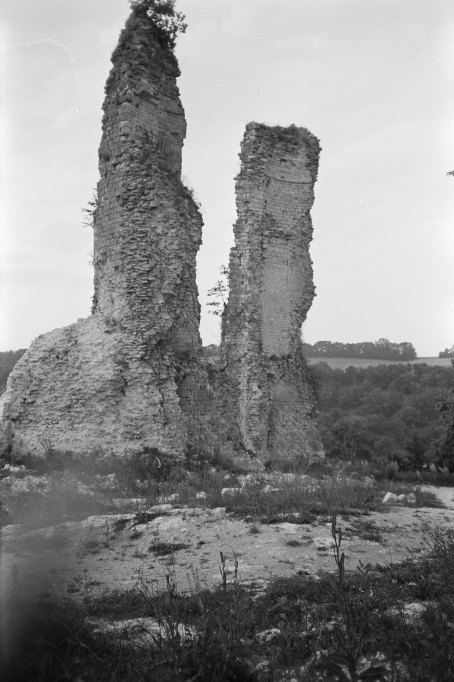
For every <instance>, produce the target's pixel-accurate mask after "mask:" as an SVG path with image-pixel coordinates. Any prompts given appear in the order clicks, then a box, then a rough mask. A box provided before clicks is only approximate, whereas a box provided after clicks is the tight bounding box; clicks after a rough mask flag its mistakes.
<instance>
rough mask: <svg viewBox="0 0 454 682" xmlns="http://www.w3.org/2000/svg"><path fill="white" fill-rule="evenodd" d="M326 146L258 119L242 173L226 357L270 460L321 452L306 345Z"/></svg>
mask: <svg viewBox="0 0 454 682" xmlns="http://www.w3.org/2000/svg"><path fill="white" fill-rule="evenodd" d="M319 153H320V147H319V143H318V140H317V138H316V137H314V135H312V134H311V133H310V132H309V131H308V130H305V129H304V128H297V127H295V126H290V127H288V128H281V127H267V126H265V125H261V124H258V123H250V124H249V125H248V126H247V127H246V132H245V135H244V138H243V142H242V147H241V154H240V159H241V171H240V174H239V175H238V177H237V180H236V203H237V212H238V219H237V222H236V225H235V228H234V232H235V246H234V247H233V249H232V250H231V253H230V267H229V270H230V275H229V284H230V294H229V300H228V304H227V307H226V310H225V312H224V316H223V330H222V346H221V352H222V359H223V363H224V366H225V368H226V370H225V371H226V373H227V375H228V376H229V377H230V378H231V380H232V381H233V382H234V383H235V384H236V385H237V387H238V400H237V404H236V407H235V416H234V419H235V421H236V422H237V424H238V428H239V432H240V434H241V442H242V446H243V448H244V450H245V451H246V452H248V453H249V454H250V455H252V456H255V457H257V458H258V459H261V460H267V461H277V460H280V461H285V460H292V461H297V460H298V459H308V458H309V459H313V458H314V457H315V456H317V454H320V452H321V443H320V438H319V435H318V431H317V427H316V422H315V418H316V414H315V394H314V390H313V384H312V380H311V375H310V372H309V370H308V368H307V366H306V363H305V361H304V358H303V355H302V350H301V325H302V323H303V321H304V319H305V318H306V314H307V311H308V310H309V308H310V306H311V303H312V300H313V297H314V285H313V279H312V263H311V259H310V256H309V243H310V241H311V239H312V223H311V217H310V209H311V206H312V204H313V201H314V192H313V188H314V183H315V181H316V178H317V171H318V159H319Z"/></svg>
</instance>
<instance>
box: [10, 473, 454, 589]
mask: <svg viewBox="0 0 454 682" xmlns="http://www.w3.org/2000/svg"><path fill="white" fill-rule="evenodd" d="M425 489H426V491H430V492H433V493H435V494H436V495H437V497H438V498H439V499H440V500H441V501H442V502H443V504H444V505H445V506H444V507H443V508H425V507H420V508H415V507H413V506H403V505H402V504H391V505H387V506H386V507H384V508H383V510H382V511H376V512H369V513H367V514H359V515H354V516H352V515H349V516H347V517H344V518H343V517H342V516H341V517H339V519H338V524H339V525H340V526H341V527H342V529H343V537H344V540H343V548H344V551H345V554H346V566H347V568H351V569H353V568H355V566H357V565H358V563H359V562H363V563H367V562H370V563H373V564H375V563H380V564H388V563H398V562H400V561H402V560H403V559H404V558H406V557H408V556H410V555H412V554H413V555H414V554H416V553H421V552H423V551H424V544H425V538H426V537H427V531H428V529H430V528H433V527H443V528H448V527H451V528H454V490H453V489H451V488H435V487H431V486H426V487H425ZM131 504H132V505H133V506H134V504H135V506H136V507H137V511H129V512H128V513H109V514H103V515H96V516H89V517H88V518H85V519H83V520H80V521H67V522H64V523H57V524H53V525H50V526H47V527H43V528H38V529H34V530H27V528H26V527H24V526H23V525H17V524H10V525H6V526H4V527H3V529H2V548H1V549H2V551H1V582H2V586H3V590H5V589H6V590H8V591H9V590H11V589H13V587H14V585H16V586H18V585H21V589H22V590H23V589H28V590H32V591H33V592H35V593H36V592H41V593H43V592H44V593H55V592H56V593H65V592H66V593H71V594H73V595H77V594H78V593H82V592H83V593H85V594H86V593H87V591H90V590H91V591H96V592H98V593H99V592H101V591H106V590H109V591H110V590H117V589H118V590H124V589H128V588H131V587H133V586H134V585H135V584H137V581H138V579H139V578H140V577H144V578H146V580H148V581H153V582H154V583H155V584H156V586H157V587H159V586H160V585H162V586H164V585H165V576H166V574H168V573H169V571H172V573H174V574H175V576H176V579H177V582H178V587H179V589H180V590H186V589H196V588H197V587H200V586H201V585H202V586H209V587H211V586H214V585H216V584H219V582H220V579H221V578H220V571H219V566H220V553H221V552H222V553H223V555H224V557H225V567H226V570H227V573H228V575H229V576H230V577H232V576H233V575H234V574H235V571H236V575H237V577H238V579H239V580H240V581H247V582H253V581H267V580H270V579H272V578H275V577H289V576H292V575H295V574H297V573H306V574H309V575H314V574H317V573H318V572H319V571H325V570H328V571H330V570H333V569H334V565H333V556H332V551H331V548H332V538H331V523H330V521H329V518H328V517H327V516H318V517H317V518H316V519H315V520H314V521H312V522H311V523H303V524H298V523H292V522H289V521H286V520H283V521H277V522H276V523H266V524H265V523H261V522H260V521H258V520H257V519H241V518H238V517H236V516H235V515H233V514H230V513H227V512H226V509H225V507H217V508H208V507H207V505H206V503H205V499H203V496H202V497H201V499H200V500H199V504H198V506H191V507H186V506H183V505H179V504H178V503H173V504H172V503H170V502H167V503H163V504H158V505H154V506H150V507H146V506H145V503H144V501H143V500H140V499H138V500H135V501H130V505H129V506H131Z"/></svg>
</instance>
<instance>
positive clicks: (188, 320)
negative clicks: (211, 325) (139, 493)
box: [0, 10, 320, 468]
mask: <svg viewBox="0 0 454 682" xmlns="http://www.w3.org/2000/svg"><path fill="white" fill-rule="evenodd" d="M112 64H113V66H112V70H111V73H110V75H109V78H108V80H107V83H106V96H105V101H104V105H103V109H104V117H103V133H102V140H101V144H100V148H99V171H100V181H99V183H98V188H97V205H96V210H95V213H94V268H95V275H94V297H93V309H92V315H91V316H90V317H88V318H87V319H84V320H78V321H77V322H75V323H74V324H72V325H70V326H68V327H66V328H64V329H57V330H54V331H52V332H49V333H48V334H44V335H42V336H40V337H38V338H37V339H35V341H34V342H33V343H32V345H31V346H30V348H29V349H28V351H27V352H26V353H25V354H24V356H23V357H22V358H21V359H20V360H19V362H18V363H17V365H16V366H15V368H14V370H13V372H12V373H11V375H10V377H9V381H8V386H7V390H6V392H5V394H4V395H3V396H2V397H1V399H0V454H5V453H11V452H12V453H13V454H14V453H15V452H17V453H20V454H27V453H30V454H32V455H40V454H44V453H45V452H46V451H47V450H48V449H49V448H53V449H57V450H67V451H70V452H72V453H74V454H76V455H79V456H87V457H91V456H102V455H104V454H105V455H107V454H109V455H110V454H114V455H120V456H128V455H130V454H132V453H134V452H141V453H147V452H150V451H151V450H152V449H153V448H155V449H157V450H159V451H160V452H162V453H167V454H168V455H169V456H172V457H174V458H182V457H183V456H184V455H186V456H195V457H200V456H201V457H204V458H206V457H208V458H215V457H216V456H217V455H221V456H222V455H224V456H230V457H233V458H239V459H240V460H241V461H242V462H243V463H244V465H245V466H246V468H248V467H257V466H258V467H259V468H260V467H263V465H264V463H265V462H266V461H267V460H270V459H279V460H285V459H291V460H293V461H294V460H297V459H299V458H302V457H304V458H310V459H312V458H313V457H314V455H315V454H316V453H317V452H318V451H319V450H320V441H319V438H318V434H317V431H316V427H315V422H314V395H313V391H312V388H311V381H310V374H309V372H308V370H307V368H306V365H305V363H304V360H303V357H302V354H301V341H300V330H301V324H302V321H303V320H304V318H305V315H306V313H307V310H308V308H309V306H310V304H311V302H312V297H313V285H312V269H311V261H310V258H309V252H308V247H309V241H310V239H311V235H312V228H311V221H310V215H309V210H310V207H311V205H312V201H313V184H314V182H315V179H316V174H317V165H318V154H319V146H318V142H317V140H316V138H315V137H313V136H312V135H311V134H310V133H309V132H308V131H306V130H303V129H300V128H295V127H291V128H287V129H283V128H266V127H265V126H261V125H258V124H256V123H252V124H249V125H248V126H247V129H246V134H245V137H244V140H243V145H242V152H241V159H242V169H241V173H240V175H239V177H238V181H237V204H238V221H237V224H236V226H235V239H236V246H235V248H234V249H233V250H232V254H231V262H230V298H229V303H228V306H227V310H226V313H225V316H224V322H223V340H222V354H221V359H220V360H219V358H213V357H208V356H207V355H205V356H204V355H203V351H202V348H201V342H200V337H199V316H200V310H199V303H198V297H197V287H196V255H197V251H198V249H199V246H200V243H201V228H202V218H201V216H200V213H199V211H198V208H197V206H196V204H195V202H194V200H193V198H192V195H191V193H190V192H189V190H188V189H187V188H185V187H184V186H183V184H182V182H181V154H182V147H183V142H184V138H185V134H186V122H185V118H184V111H183V107H182V105H181V102H180V98H179V92H178V88H177V85H176V78H177V76H178V75H179V69H178V64H177V61H176V58H175V56H174V54H173V51H172V49H171V48H170V47H169V45H168V42H166V40H165V35H164V34H163V32H162V31H161V30H160V29H159V28H158V27H157V26H156V25H155V24H154V23H153V21H152V20H151V19H149V18H148V17H147V15H146V13H145V12H144V11H141V10H134V11H133V12H132V14H131V16H130V18H129V19H128V21H127V24H126V27H125V29H124V31H123V32H122V34H121V35H120V39H119V43H118V46H117V48H116V50H115V52H114V53H113V55H112Z"/></svg>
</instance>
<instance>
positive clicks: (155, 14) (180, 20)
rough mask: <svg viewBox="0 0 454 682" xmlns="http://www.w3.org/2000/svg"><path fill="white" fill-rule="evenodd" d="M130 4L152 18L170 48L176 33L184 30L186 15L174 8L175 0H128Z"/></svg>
mask: <svg viewBox="0 0 454 682" xmlns="http://www.w3.org/2000/svg"><path fill="white" fill-rule="evenodd" d="M130 5H131V8H132V9H133V10H135V12H137V13H142V14H146V15H147V16H148V17H149V18H150V19H151V20H152V22H153V24H154V25H155V26H156V27H157V28H158V29H159V32H160V34H161V36H162V37H163V39H164V41H165V43H166V44H167V45H168V46H169V47H170V48H172V49H173V48H174V47H175V44H176V39H177V36H178V34H179V33H184V32H185V31H186V28H187V24H186V23H185V19H186V17H185V15H184V14H183V13H182V12H177V11H176V10H175V0H130Z"/></svg>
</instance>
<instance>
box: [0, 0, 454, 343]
mask: <svg viewBox="0 0 454 682" xmlns="http://www.w3.org/2000/svg"><path fill="white" fill-rule="evenodd" d="M177 8H178V9H180V10H181V11H183V12H184V13H185V14H186V17H187V22H188V24H189V26H188V30H187V32H186V34H185V35H184V36H181V37H180V39H179V42H178V46H177V56H178V59H179V62H180V68H181V71H182V75H181V77H180V79H179V87H180V92H181V97H182V101H183V106H184V108H185V110H186V119H187V122H188V134H187V138H186V144H185V147H184V150H183V173H184V179H185V181H186V183H187V184H189V185H190V186H191V187H192V188H193V189H194V190H195V194H196V196H197V198H198V199H199V200H200V202H201V206H202V213H203V217H204V221H205V227H204V233H203V246H202V248H201V250H200V254H199V259H198V283H199V291H200V301H201V303H202V316H203V319H202V328H201V331H202V336H203V339H204V342H205V343H213V342H216V340H217V339H218V327H219V322H218V319H217V318H214V317H213V316H211V315H209V314H207V312H206V306H205V302H206V291H207V289H209V288H210V287H211V286H213V284H214V283H215V281H216V279H217V278H218V269H219V267H220V266H221V265H223V264H227V262H228V252H229V249H230V246H231V245H232V242H233V233H232V225H233V223H234V221H235V201H234V176H235V175H236V173H237V172H238V168H239V160H238V152H239V145H240V141H241V138H242V136H243V131H244V127H245V125H246V123H248V122H249V121H251V120H255V121H259V122H264V123H267V124H271V125H277V124H279V125H289V124H291V123H294V124H296V125H298V126H303V127H306V128H308V129H309V130H310V131H311V132H312V133H314V134H315V135H316V136H317V137H318V138H319V139H320V141H321V146H322V153H321V158H320V170H319V179H318V181H317V184H316V186H315V204H314V207H313V210H312V218H313V223H314V239H313V242H312V245H311V255H312V259H313V262H314V279H315V285H316V291H317V297H316V299H315V300H314V304H313V306H312V309H311V310H310V312H309V314H308V318H307V322H306V323H305V325H304V327H303V332H304V338H305V340H307V341H309V342H311V343H313V342H315V341H317V340H320V339H330V340H332V341H345V342H347V341H364V340H370V341H374V340H377V339H379V338H380V337H386V338H389V339H390V340H393V341H397V342H399V341H411V342H412V343H413V344H414V345H415V347H416V350H417V352H418V354H419V355H420V356H425V355H437V354H438V351H439V350H442V349H443V348H445V347H446V346H450V345H452V344H453V343H454V314H453V313H454V258H453V256H454V229H453V224H452V223H453V216H454V178H453V177H447V176H446V173H447V171H450V170H453V169H454V116H453V114H454V111H453V109H454V106H453V105H454V83H453V80H454V3H453V2H452V0H431V2H429V1H428V0H279V1H277V0H179V2H177ZM2 14H3V19H2V23H1V24H0V44H1V46H2V47H1V52H0V57H1V60H0V69H1V74H0V76H1V83H2V95H1V99H0V158H1V165H0V174H1V175H0V178H1V202H0V211H1V215H0V221H1V225H2V239H1V246H0V248H1V300H0V312H1V320H0V327H1V329H0V350H8V349H10V348H11V349H15V348H20V347H26V346H27V345H28V344H29V343H30V341H31V340H32V339H33V338H34V337H35V336H37V335H38V334H42V333H44V332H46V331H49V330H51V329H54V328H56V327H61V326H64V325H66V324H70V323H71V322H74V321H75V320H76V319H77V318H79V317H85V316H87V315H88V314H89V311H90V305H91V296H92V274H93V273H92V270H91V267H90V265H89V261H90V252H91V250H92V234H91V232H90V229H88V228H87V227H84V226H83V225H82V216H81V209H82V207H83V206H86V205H87V202H88V200H89V199H90V197H91V194H92V188H94V187H95V185H96V182H97V179H98V171H97V149H98V145H99V142H100V137H101V113H102V112H101V105H102V101H103V96H104V95H103V88H104V82H105V80H106V78H107V75H108V72H109V69H110V61H109V59H110V55H111V53H112V51H113V49H114V47H115V45H116V42H117V38H118V34H119V32H120V30H121V28H122V26H123V24H124V22H125V20H126V18H127V16H128V14H129V4H128V2H127V0H3V3H2Z"/></svg>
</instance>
